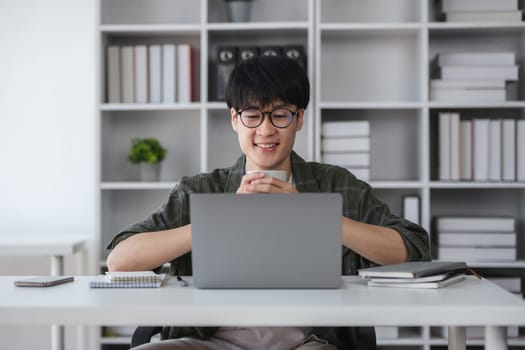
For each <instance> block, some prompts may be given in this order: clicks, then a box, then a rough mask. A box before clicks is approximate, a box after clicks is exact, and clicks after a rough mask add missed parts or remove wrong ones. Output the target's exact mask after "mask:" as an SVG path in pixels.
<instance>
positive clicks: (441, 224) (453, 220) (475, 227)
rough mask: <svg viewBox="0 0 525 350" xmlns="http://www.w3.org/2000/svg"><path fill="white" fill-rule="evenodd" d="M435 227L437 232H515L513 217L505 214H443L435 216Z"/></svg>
mask: <svg viewBox="0 0 525 350" xmlns="http://www.w3.org/2000/svg"><path fill="white" fill-rule="evenodd" d="M436 229H437V231H438V232H476V233H479V232H516V231H515V219H514V218H513V217H506V216H502V217H500V216H492V217H487V216H484V217H470V216H443V217H438V218H436Z"/></svg>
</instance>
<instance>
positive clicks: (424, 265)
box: [358, 261, 467, 289]
mask: <svg viewBox="0 0 525 350" xmlns="http://www.w3.org/2000/svg"><path fill="white" fill-rule="evenodd" d="M466 271H467V265H466V264H465V263H464V262H459V261H458V262H448V261H434V262H432V261H411V262H406V263H401V264H392V265H383V266H376V267H369V268H365V269H360V270H359V271H358V273H359V276H361V277H364V278H366V280H367V284H368V286H370V287H397V288H431V289H434V288H441V287H445V286H448V285H450V284H453V283H457V282H460V281H462V280H464V279H465V274H466Z"/></svg>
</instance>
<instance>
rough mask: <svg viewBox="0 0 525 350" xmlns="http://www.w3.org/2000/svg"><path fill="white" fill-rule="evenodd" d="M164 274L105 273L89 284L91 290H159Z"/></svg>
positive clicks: (135, 272)
mask: <svg viewBox="0 0 525 350" xmlns="http://www.w3.org/2000/svg"><path fill="white" fill-rule="evenodd" d="M165 280H166V274H164V273H163V274H156V273H154V272H153V271H129V272H128V271H126V272H106V274H105V275H99V276H96V277H95V279H93V280H91V281H90V282H89V287H91V288H159V287H161V286H162V284H163V283H164V281H165Z"/></svg>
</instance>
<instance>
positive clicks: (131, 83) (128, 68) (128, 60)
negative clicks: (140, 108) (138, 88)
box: [120, 46, 135, 103]
mask: <svg viewBox="0 0 525 350" xmlns="http://www.w3.org/2000/svg"><path fill="white" fill-rule="evenodd" d="M133 51H134V48H133V46H122V47H121V49H120V59H121V73H122V76H121V79H122V80H121V82H122V85H121V87H122V96H121V97H122V102H124V103H133V102H135V69H134V66H135V63H134V53H133Z"/></svg>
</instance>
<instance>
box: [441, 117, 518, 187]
mask: <svg viewBox="0 0 525 350" xmlns="http://www.w3.org/2000/svg"><path fill="white" fill-rule="evenodd" d="M438 178H439V180H440V181H459V180H463V181H472V180H474V181H516V180H517V181H525V120H514V119H481V118H475V119H473V120H461V119H460V114H459V113H457V112H451V113H449V112H441V113H439V174H438Z"/></svg>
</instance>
